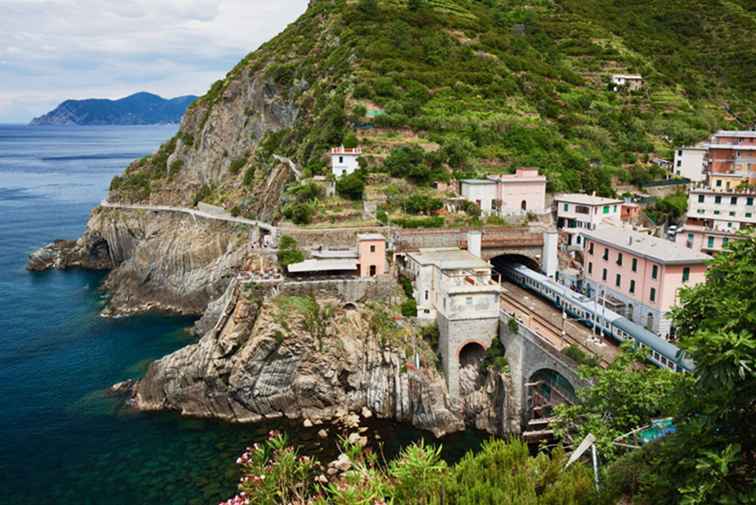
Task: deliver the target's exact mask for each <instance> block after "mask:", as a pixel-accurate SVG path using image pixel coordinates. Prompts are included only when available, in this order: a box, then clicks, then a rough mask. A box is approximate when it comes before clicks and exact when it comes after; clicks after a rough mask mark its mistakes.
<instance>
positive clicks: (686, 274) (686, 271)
mask: <svg viewBox="0 0 756 505" xmlns="http://www.w3.org/2000/svg"><path fill="white" fill-rule="evenodd" d="M689 280H690V268H688V267H685V268H683V282H688V281H689Z"/></svg>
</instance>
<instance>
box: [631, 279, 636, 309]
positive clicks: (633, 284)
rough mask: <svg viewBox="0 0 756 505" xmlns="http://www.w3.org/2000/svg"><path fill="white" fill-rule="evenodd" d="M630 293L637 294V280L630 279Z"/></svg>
mask: <svg viewBox="0 0 756 505" xmlns="http://www.w3.org/2000/svg"><path fill="white" fill-rule="evenodd" d="M630 293H632V294H635V281H630ZM631 310H632V309H631Z"/></svg>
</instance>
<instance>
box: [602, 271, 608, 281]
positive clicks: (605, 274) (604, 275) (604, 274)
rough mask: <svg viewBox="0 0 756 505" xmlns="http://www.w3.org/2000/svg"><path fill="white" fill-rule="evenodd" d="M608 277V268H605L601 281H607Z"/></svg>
mask: <svg viewBox="0 0 756 505" xmlns="http://www.w3.org/2000/svg"><path fill="white" fill-rule="evenodd" d="M606 276H607V271H606V268H605V269H604V271H603V272H602V273H601V280H602V281H606Z"/></svg>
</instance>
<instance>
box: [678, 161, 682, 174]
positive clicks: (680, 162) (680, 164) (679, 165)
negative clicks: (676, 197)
mask: <svg viewBox="0 0 756 505" xmlns="http://www.w3.org/2000/svg"><path fill="white" fill-rule="evenodd" d="M677 166H678V168H679V167H681V166H682V160H677ZM678 173H679V172H678Z"/></svg>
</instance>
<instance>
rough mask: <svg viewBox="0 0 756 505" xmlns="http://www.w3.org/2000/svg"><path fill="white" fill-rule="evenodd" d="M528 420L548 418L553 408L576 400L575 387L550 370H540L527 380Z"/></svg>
mask: <svg viewBox="0 0 756 505" xmlns="http://www.w3.org/2000/svg"><path fill="white" fill-rule="evenodd" d="M527 386H528V394H527V400H528V411H529V415H528V417H529V418H538V417H550V416H551V413H552V410H553V408H554V407H555V406H556V405H560V404H562V403H570V404H571V403H574V402H575V400H576V399H577V396H576V394H575V385H574V384H573V383H572V382H571V381H570V380H569V379H568V378H567V377H565V376H564V375H562V374H561V373H559V372H557V371H556V370H554V369H551V368H540V369H538V370H537V371H536V372H534V373H533V374H531V376H530V378H529V379H528V383H527Z"/></svg>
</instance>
